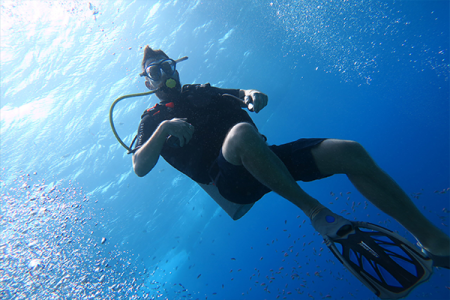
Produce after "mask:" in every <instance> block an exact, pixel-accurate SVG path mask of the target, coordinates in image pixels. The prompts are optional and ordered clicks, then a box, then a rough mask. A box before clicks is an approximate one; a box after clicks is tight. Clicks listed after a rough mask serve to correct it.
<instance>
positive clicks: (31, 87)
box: [0, 0, 450, 299]
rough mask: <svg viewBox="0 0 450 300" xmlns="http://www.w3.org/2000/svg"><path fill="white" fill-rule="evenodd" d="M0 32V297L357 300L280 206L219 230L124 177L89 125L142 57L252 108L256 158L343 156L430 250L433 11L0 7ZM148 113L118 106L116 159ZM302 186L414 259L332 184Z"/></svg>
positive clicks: (180, 201)
mask: <svg viewBox="0 0 450 300" xmlns="http://www.w3.org/2000/svg"><path fill="white" fill-rule="evenodd" d="M0 20H1V35H0V36H1V42H0V47H1V55H0V58H1V111H0V118H1V128H0V130H1V178H0V180H1V182H0V183H1V218H0V224H1V232H0V238H1V241H0V251H1V254H2V255H1V257H0V296H1V298H2V299H12V298H15V299H91V298H92V299H94V298H102V299H119V298H122V299H131V298H138V297H143V298H149V299H152V298H158V299H159V298H160V299H166V298H167V299H197V298H198V299H310V298H311V299H376V297H375V296H374V295H373V294H372V293H371V292H370V291H369V290H368V289H367V288H366V287H364V286H363V285H362V284H361V283H360V282H359V281H358V280H356V279H355V278H354V277H353V276H352V275H351V274H350V273H349V272H348V271H347V270H346V269H345V268H344V267H343V266H342V265H341V264H340V263H339V262H338V261H337V260H336V259H335V258H334V257H333V255H332V254H331V252H330V251H329V250H328V249H327V248H326V246H325V245H324V244H323V243H322V239H321V237H320V236H319V235H318V234H316V233H315V232H314V230H313V228H312V227H311V225H310V224H309V221H308V220H307V218H306V217H305V216H304V215H303V214H302V213H301V211H300V210H298V209H297V208H296V207H294V206H293V205H292V204H290V203H288V202H287V201H286V200H284V199H282V198H280V197H279V196H277V195H275V194H269V195H267V196H265V197H264V198H263V199H262V200H261V201H259V202H258V203H257V204H256V205H255V206H254V207H253V208H252V210H251V211H250V212H249V213H248V214H247V215H246V216H245V217H243V218H242V219H241V220H239V221H232V220H231V219H230V218H229V217H228V215H226V213H225V212H223V211H222V210H221V209H220V208H219V207H218V206H217V204H215V202H214V201H211V199H209V198H208V196H207V195H206V194H205V193H204V192H203V191H200V189H199V188H198V187H197V186H196V184H195V183H193V182H192V181H190V180H189V179H188V178H187V177H185V176H184V175H182V174H179V173H177V172H176V171H175V170H173V169H172V168H171V167H170V166H168V164H167V163H165V162H164V161H163V160H160V161H159V162H158V165H157V166H156V167H155V169H154V170H153V171H152V172H151V173H150V174H148V175H147V176H145V177H144V178H138V177H137V176H136V175H135V174H134V173H133V171H132V168H131V157H130V156H129V155H127V154H126V153H125V151H124V149H123V148H122V147H121V146H120V144H119V143H118V142H117V141H116V139H115V138H114V135H113V134H112V132H111V129H110V125H109V121H108V112H109V106H110V105H111V103H112V101H113V100H114V99H115V98H117V97H119V96H121V95H124V94H130V93H138V92H144V91H146V89H145V87H144V85H143V80H142V79H141V78H140V77H139V76H138V74H139V73H140V61H141V59H142V49H143V47H144V46H145V45H147V44H149V45H150V46H152V47H154V48H161V49H163V50H164V51H166V53H168V54H169V55H170V56H171V57H172V58H174V59H176V58H178V57H181V56H185V55H186V56H189V60H187V61H185V62H183V63H180V64H179V65H178V70H179V72H180V74H181V80H182V83H206V82H210V83H211V84H212V85H214V86H218V87H224V88H242V89H250V88H253V89H259V90H261V91H262V92H264V93H266V94H267V95H268V96H269V105H268V106H267V107H266V108H265V109H264V110H263V111H262V112H260V113H259V114H257V115H256V114H253V115H252V116H253V118H254V121H255V123H256V124H257V125H258V127H259V129H260V131H261V132H262V133H263V134H265V135H266V136H267V137H268V140H269V142H270V143H274V144H277V143H285V142H289V141H292V140H294V139H297V138H300V137H333V138H341V139H351V140H356V141H358V142H360V143H361V144H362V145H364V146H365V148H366V149H367V150H368V151H369V152H370V154H371V155H372V156H373V158H374V159H375V160H376V161H377V162H378V164H379V165H380V166H381V167H382V168H383V169H384V170H385V171H387V172H388V173H389V174H390V175H391V176H392V177H393V178H394V179H395V180H396V181H397V182H398V183H399V184H400V185H401V186H402V187H403V189H404V190H405V191H406V192H407V193H408V194H410V195H411V196H412V197H413V200H414V201H415V203H416V204H417V206H418V207H419V208H420V209H421V210H422V211H423V212H424V214H425V215H426V216H427V217H429V218H430V220H432V222H433V223H435V224H436V225H437V226H438V227H439V228H441V229H442V230H444V231H445V232H447V233H448V232H449V229H448V224H449V220H448V216H449V209H450V203H449V199H450V197H449V195H450V193H449V192H448V188H449V187H450V170H449V168H450V167H449V165H450V162H449V153H450V149H449V136H450V132H449V131H450V124H449V69H450V68H449V2H448V1H395V2H394V1H327V2H325V3H323V1H293V0H289V1H288V0H286V1H256V0H254V1H251V0H244V1H242V0H239V1H235V0H230V1H200V0H199V1H176V0H175V1H165V2H163V1H159V2H156V1H133V2H131V1H92V2H90V3H89V2H87V1H61V2H56V1H38V0H35V1H2V2H1V18H0ZM156 102H157V99H156V98H155V97H154V96H151V97H141V98H133V99H129V100H124V101H123V102H121V103H119V105H117V108H116V111H115V121H116V125H117V129H118V132H119V134H120V135H121V136H122V137H123V138H124V140H125V141H126V143H129V142H130V141H131V139H132V138H133V136H134V134H135V132H136V130H137V126H138V124H139V120H140V115H141V113H142V112H143V111H144V109H146V108H147V107H150V106H153V105H154V104H155V103H156ZM301 186H302V188H304V189H305V190H306V191H307V192H308V193H310V194H311V195H313V196H314V197H315V198H317V199H320V200H321V201H322V203H324V204H326V205H327V206H328V207H330V208H331V209H332V210H333V211H335V212H337V213H341V214H342V215H344V216H345V217H347V218H349V219H351V220H353V219H358V220H364V221H370V222H373V223H376V224H381V225H383V226H386V227H388V228H390V229H392V230H397V231H398V232H399V233H400V234H402V235H403V236H405V237H407V238H408V239H410V240H411V241H413V242H414V239H413V237H412V236H411V235H410V234H409V233H407V232H406V231H405V230H404V229H403V228H402V227H401V226H400V225H398V224H397V223H396V222H395V221H394V220H393V219H392V218H390V217H388V216H386V215H385V214H383V213H381V212H380V211H379V210H377V209H376V208H375V207H374V206H373V205H371V204H370V203H367V202H366V200H365V199H364V198H363V197H362V196H361V195H360V194H358V192H357V191H356V190H355V188H353V187H352V186H351V184H350V183H349V182H348V180H347V179H346V177H345V176H334V177H332V178H328V179H324V180H321V181H317V182H312V183H303V184H301ZM341 193H342V195H341ZM353 202H354V204H353ZM353 205H354V207H353V208H352V206H353ZM305 220H306V221H305ZM449 282H450V273H449V271H448V270H442V269H435V271H434V274H433V277H432V278H431V279H430V280H429V281H428V282H426V283H424V284H422V285H421V286H419V287H418V288H416V289H415V290H414V291H413V292H412V293H411V294H410V296H409V297H408V299H448V298H449V297H450V290H449V289H450V288H449V286H450V283H449Z"/></svg>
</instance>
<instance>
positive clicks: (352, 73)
mask: <svg viewBox="0 0 450 300" xmlns="http://www.w3.org/2000/svg"><path fill="white" fill-rule="evenodd" d="M270 6H271V8H272V11H271V19H272V20H275V22H276V25H278V26H281V28H282V31H283V32H284V35H285V39H284V42H283V43H284V46H283V47H284V50H285V51H286V52H287V53H296V54H300V55H302V56H303V57H306V58H308V59H311V60H312V61H315V62H319V61H320V62H321V64H320V67H318V69H321V71H325V72H327V73H338V74H340V75H341V77H342V78H343V80H344V81H353V80H352V77H353V78H355V77H356V78H358V80H360V79H363V80H365V81H366V83H367V84H370V81H372V80H373V75H374V74H376V73H378V72H379V65H380V62H381V61H382V64H383V65H386V63H387V62H386V60H389V59H393V61H396V62H400V61H401V62H403V63H407V64H409V65H410V66H412V67H413V68H415V69H418V70H419V71H423V70H424V68H431V69H433V70H435V71H436V72H437V73H438V75H439V74H441V73H442V74H447V73H446V72H448V69H449V66H448V64H447V63H446V62H445V61H442V57H443V51H441V50H442V49H432V48H431V47H428V46H427V45H424V44H423V43H424V41H422V40H421V36H413V38H412V39H410V36H411V33H410V32H408V26H410V22H409V21H407V20H405V19H406V18H405V16H404V15H402V13H401V11H400V10H398V9H397V10H396V9H393V8H392V7H390V5H389V4H388V3H383V2H380V1H371V0H367V1H345V0H344V1H292V0H277V1H273V2H271V3H270ZM405 36H408V38H406V37H405ZM414 43H415V44H414ZM419 46H420V47H419Z"/></svg>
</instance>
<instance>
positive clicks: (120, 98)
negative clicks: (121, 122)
mask: <svg viewBox="0 0 450 300" xmlns="http://www.w3.org/2000/svg"><path fill="white" fill-rule="evenodd" d="M155 92H156V90H153V91H150V92H145V93H138V94H129V95H124V96H121V97H119V98H117V99H116V100H114V102H113V104H111V108H110V109H109V123H110V124H111V129H112V131H113V133H114V136H115V137H116V139H117V140H118V141H119V143H120V144H121V145H122V146H123V147H124V148H125V149H127V150H128V154H130V153H131V152H132V150H131V147H132V146H133V144H134V140H135V139H136V137H135V138H134V139H133V141H132V142H131V145H130V147H128V146H127V145H126V144H125V143H124V142H123V141H122V139H121V138H120V137H119V135H118V134H117V131H116V128H115V127H114V120H113V111H114V106H116V104H117V103H119V101H121V100H123V99H126V98H132V97H140V96H147V95H151V94H153V93H155Z"/></svg>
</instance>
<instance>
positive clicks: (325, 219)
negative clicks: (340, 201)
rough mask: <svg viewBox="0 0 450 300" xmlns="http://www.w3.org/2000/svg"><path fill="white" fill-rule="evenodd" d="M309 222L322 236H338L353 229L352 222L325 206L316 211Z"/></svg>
mask: <svg viewBox="0 0 450 300" xmlns="http://www.w3.org/2000/svg"><path fill="white" fill-rule="evenodd" d="M311 224H312V225H313V227H314V229H315V230H317V231H318V232H319V233H320V234H321V235H322V237H324V238H325V236H328V237H330V238H332V239H333V238H339V237H342V236H343V235H345V234H346V233H348V232H349V231H351V230H352V229H353V225H352V223H351V222H350V221H349V220H347V219H345V218H343V217H341V216H340V215H337V214H335V213H333V212H332V211H331V210H329V209H328V208H326V207H323V208H322V209H321V210H320V211H318V212H316V213H315V215H314V216H313V217H312V219H311Z"/></svg>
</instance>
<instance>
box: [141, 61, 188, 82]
mask: <svg viewBox="0 0 450 300" xmlns="http://www.w3.org/2000/svg"><path fill="white" fill-rule="evenodd" d="M186 59H188V57H187V56H184V57H182V58H179V59H177V60H173V59H171V58H167V59H163V60H160V61H158V62H155V63H151V64H149V65H148V66H147V67H146V68H145V72H143V73H142V74H141V76H146V77H148V78H149V79H150V80H152V81H159V80H161V76H162V72H164V73H165V74H166V75H167V76H169V77H170V76H172V75H173V74H174V73H175V70H176V67H177V63H179V62H182V61H184V60H186ZM169 80H170V79H169ZM172 81H174V80H173V79H172Z"/></svg>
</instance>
